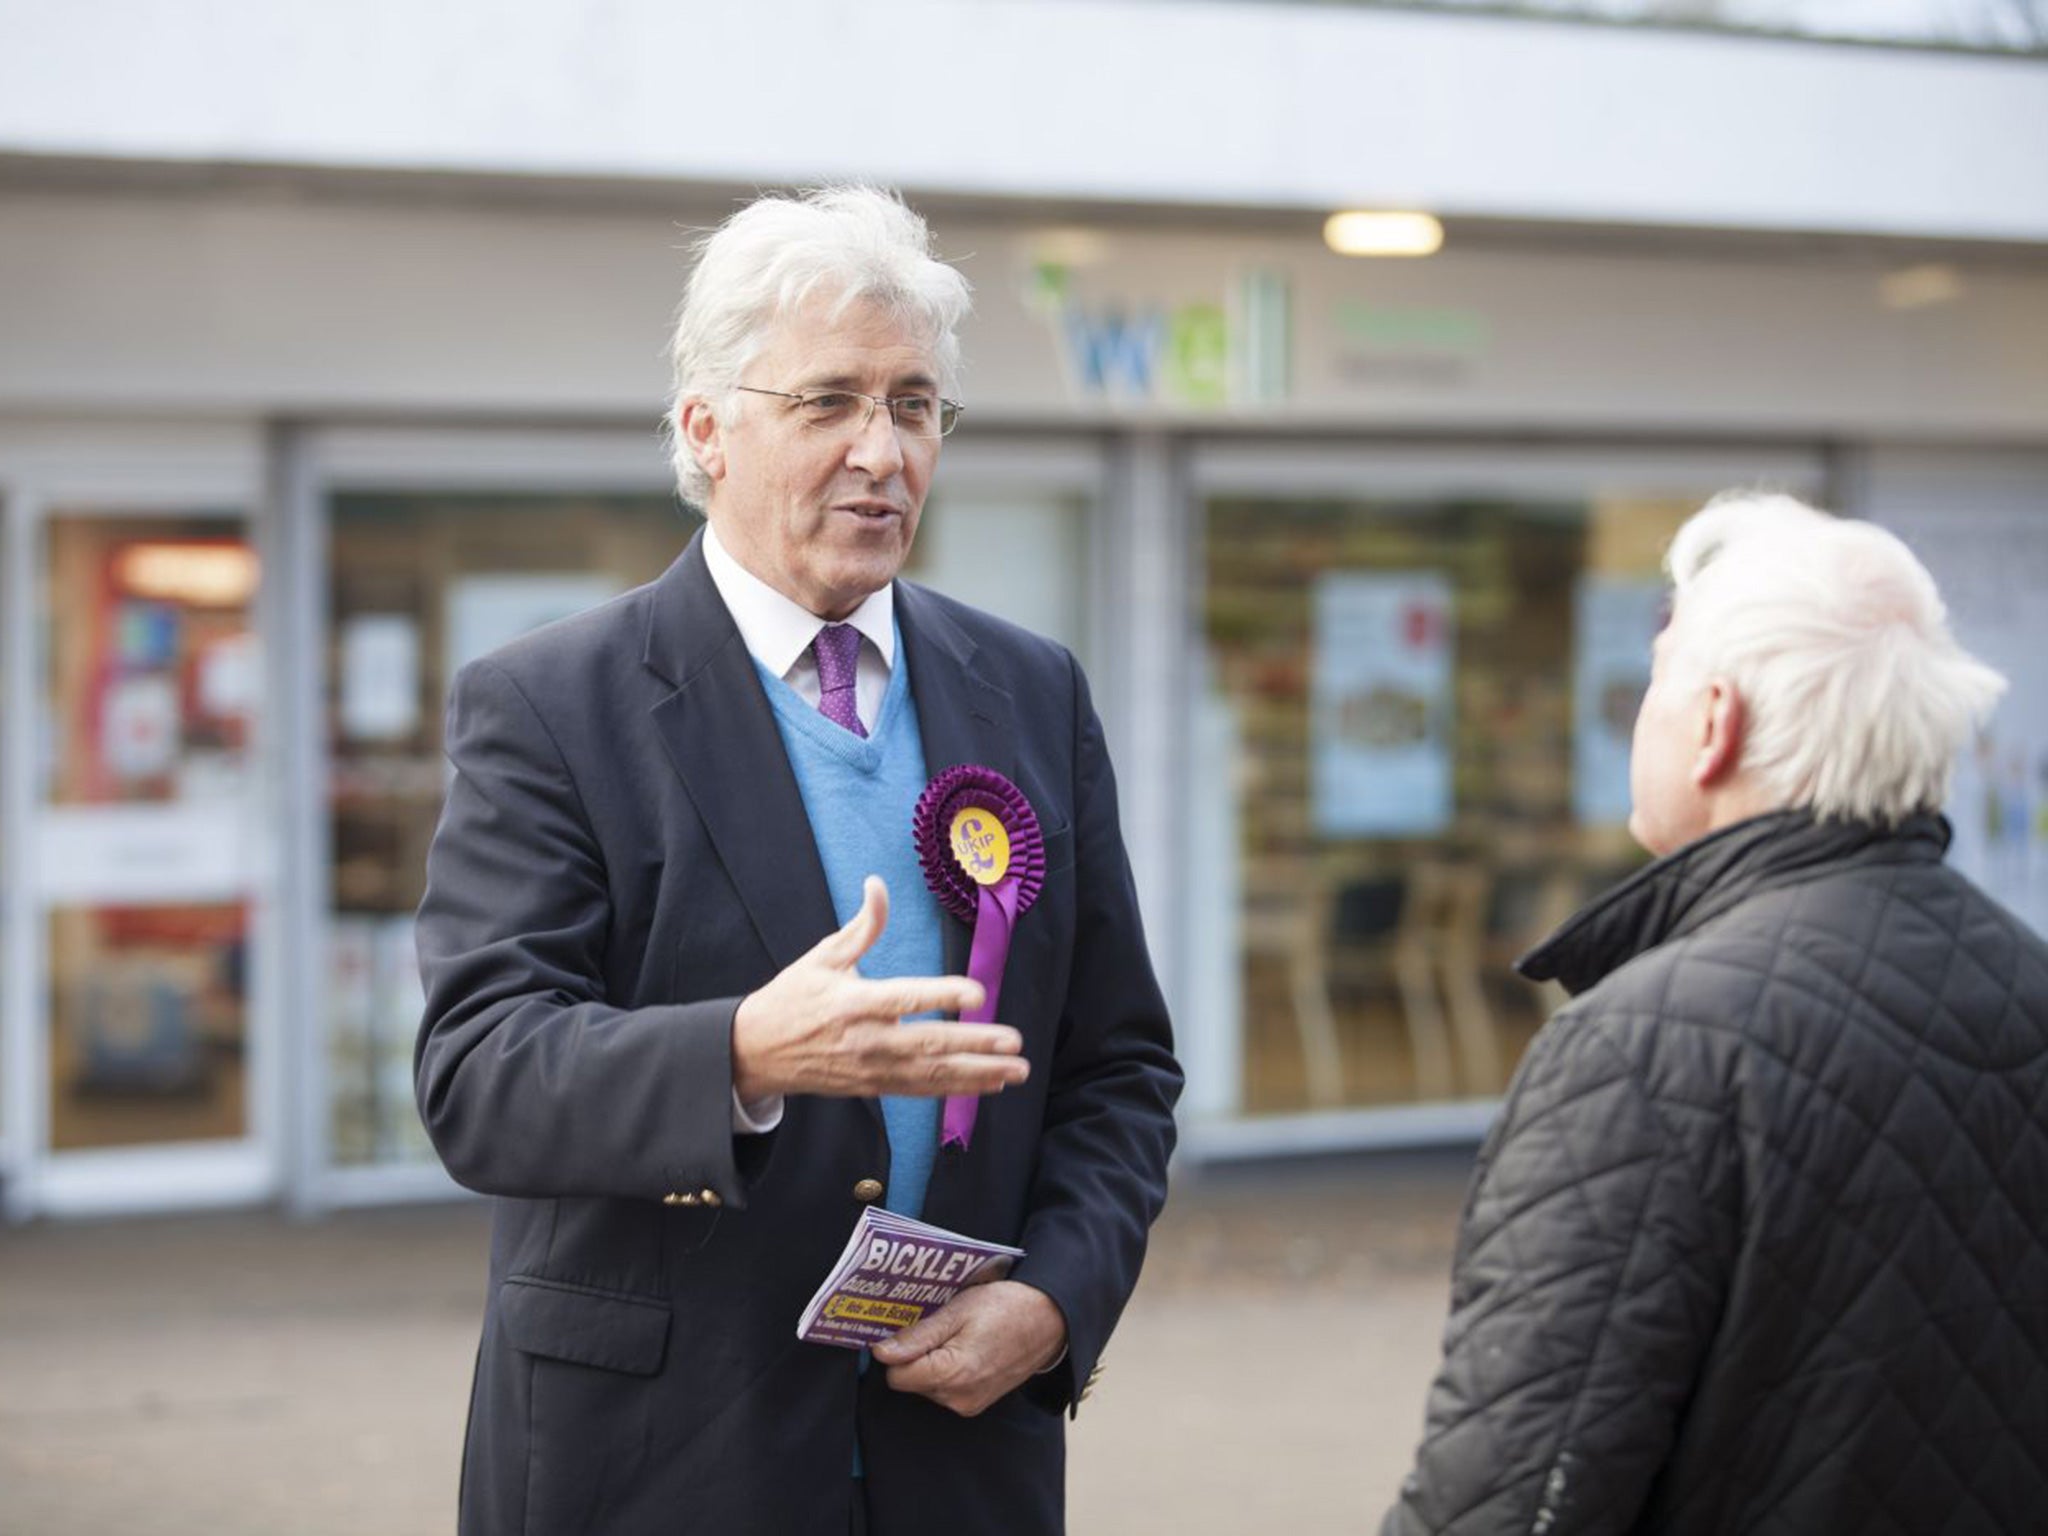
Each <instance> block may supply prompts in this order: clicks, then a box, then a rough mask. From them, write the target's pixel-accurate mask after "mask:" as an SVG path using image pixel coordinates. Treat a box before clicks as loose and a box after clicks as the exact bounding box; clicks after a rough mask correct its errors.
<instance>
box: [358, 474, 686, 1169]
mask: <svg viewBox="0 0 2048 1536" xmlns="http://www.w3.org/2000/svg"><path fill="white" fill-rule="evenodd" d="M331 514H332V516H331V526H332V557H331V564H330V569H331V582H332V589H331V596H330V605H329V606H330V615H331V622H330V630H329V634H328V646H327V663H326V666H327V672H326V675H327V694H326V697H327V701H328V739H329V743H330V771H329V783H330V786H331V804H330V808H329V829H330V842H331V853H332V887H331V909H330V918H329V933H330V944H329V951H328V967H329V976H328V986H327V988H326V994H325V995H326V997H327V1000H328V1009H329V1013H328V1018H327V1036H326V1039H327V1065H328V1082H329V1086H330V1104H329V1115H330V1123H329V1135H330V1137H331V1157H332V1160H333V1161H334V1163H336V1164H337V1165H364V1164H388V1163H404V1162H409V1161H419V1160H425V1159H428V1158H430V1157H431V1155H432V1154H431V1150H430V1148H429V1147H428V1145H427V1141H426V1135H425V1132H424V1130H423V1129H422V1128H421V1126H420V1123H419V1117H418V1114H417V1112H416V1111H415V1109H414V1104H413V1092H412V1048H413V1039H414V1035H415V1032H416V1031H417V1029H418V1027H419V1021H420V1014H421V1010H422V1006H423V998H422V996H421V991H420V982H419V972H418V966H417V960H416V954H415V950H414V947H413V913H414V911H415V909H416V908H417V907H418V905H419V901H420V896H421V894H422V891H423V888H424V883H425V875H426V856H427V845H428V843H429V842H430V841H431V840H432V838H433V833H434V827H435V824H436V822H437V821H438V819H439V817H440V811H441V799H442V795H443V792H444V786H445V784H446V773H447V768H446V764H445V761H444V759H443V757H442V706H443V701H444V699H445V698H446V694H447V689H448V685H449V682H450V680H451V679H452V678H453V676H454V674H455V672H456V670H457V669H458V668H459V667H461V666H462V664H463V663H465V662H467V661H469V660H471V659H473V658H475V657H476V656H479V655H482V654H483V653H484V652H486V651H489V650H492V649H494V648H495V647H497V646H498V645H501V644H503V643H504V642H506V641H508V640H512V639H514V638H516V637H517V636H518V635H520V634H521V633H523V632H524V631H526V630H529V629H532V628H534V627H536V626H538V625H540V624H543V623H546V622H548V621H550V620H552V619H557V618H562V617H565V616H567V615H568V614H570V613H574V612H576V611H578V610H580V609H583V608H587V607H590V606H593V605H594V604H596V603H599V602H603V601H604V600H606V599H607V598H609V597H612V596H614V595H616V594H617V593H620V592H623V591H625V590H627V589H628V588H630V587H634V586H638V585H640V584H641V583H643V582H647V581H651V580H653V579H654V578H655V577H657V576H659V575H660V574H661V572H662V571H663V570H665V569H666V568H667V567H668V565H669V563H670V562H671V561H673V560H674V559H675V557H676V555H677V554H678V553H679V552H680V551H681V550H682V547H683V545H684V544H685V543H687V542H688V540H689V537H690V534H691V533H692V532H693V531H694V529H695V527H696V519H695V517H694V516H693V515H691V514H689V513H687V512H685V511H682V510H680V509H679V508H678V506H677V504H676V502H675V501H674V500H673V498H671V497H668V496H665V495H625V496H621V495H590V496H546V495H486V494H462V495H452V494H450V495H443V494H426V493H419V494H413V493H405V492H393V493H389V494H344V495H339V496H337V497H335V498H334V500H333V502H332V505H331Z"/></svg>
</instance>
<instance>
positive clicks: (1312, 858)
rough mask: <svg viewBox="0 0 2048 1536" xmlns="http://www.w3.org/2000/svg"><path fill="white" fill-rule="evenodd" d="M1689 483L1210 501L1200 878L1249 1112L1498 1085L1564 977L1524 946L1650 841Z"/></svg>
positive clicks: (1423, 1096)
mask: <svg viewBox="0 0 2048 1536" xmlns="http://www.w3.org/2000/svg"><path fill="white" fill-rule="evenodd" d="M1696 505H1697V501H1696V500H1690V499H1688V500H1684V501H1679V500H1673V501H1670V502H1662V501H1625V502H1624V501H1601V500H1594V501H1562V502H1537V501H1529V502H1518V501H1514V500H1512V499H1498V500H1449V499H1441V500H1428V499H1424V500H1417V501H1412V502H1395V501H1371V500H1356V501H1345V500H1306V499H1286V500H1282V499H1264V498H1259V499H1253V498H1235V497H1216V498H1212V499H1210V500H1209V501H1208V502H1207V503H1206V505H1205V507H1204V529H1203V532H1204V549H1205V556H1204V559H1205V577H1206V579H1205V583H1204V597H1203V608H1202V622H1203V626H1204V630H1205V633H1206V638H1207V642H1208V655H1207V659H1206V666H1207V671H1208V680H1207V684H1206V688H1207V693H1208V698H1207V701H1206V706H1205V710H1204V713H1203V717H1202V718H1203V720H1204V721H1207V722H1212V723H1211V724H1204V725H1202V726H1201V727H1200V729H1201V731H1202V733H1203V740H1204V742H1205V743H1207V744H1208V745H1210V746H1215V745H1216V744H1218V743H1221V744H1222V746H1223V749H1224V755H1225V756H1226V757H1227V759H1228V760H1227V761H1226V762H1223V763H1221V764H1220V765H1210V764H1204V763H1198V764H1197V765H1196V768H1195V774H1196V778H1197V780H1198V782H1199V783H1205V784H1208V785H1210V786H1211V788H1210V789H1208V790H1202V789H1199V788H1198V789H1197V791H1196V792H1195V795H1194V799H1195V802H1196V807H1197V814H1198V815H1206V816H1210V817H1213V818H1220V819H1221V820H1222V821H1225V822H1227V823H1229V824H1230V825H1231V826H1232V827H1233V828H1234V834H1233V835H1230V836H1228V837H1227V838H1226V843H1227V845H1228V846H1229V847H1231V848H1232V850H1233V852H1232V854H1231V856H1230V857H1229V858H1228V859H1227V860H1225V861H1224V865H1223V867H1224V868H1226V869H1227V870H1228V876H1227V879H1226V880H1225V881H1224V883H1225V884H1227V886H1228V887H1229V888H1228V889H1227V890H1224V891H1221V892H1214V891H1212V892H1204V893H1197V896H1196V898H1195V899H1196V900H1197V902H1198V904H1199V903H1202V902H1207V903H1208V910H1209V911H1210V912H1211V913H1213V914H1214V915H1215V919H1214V921H1215V924H1220V925H1223V926H1226V927H1234V928H1235V939H1236V943H1235V945H1234V946H1233V947H1234V950H1235V953H1236V954H1237V956H1238V964H1237V966H1236V968H1235V969H1236V983H1237V991H1238V1001H1237V1008H1236V1014H1237V1020H1238V1030H1237V1037H1238V1042H1239V1049H1240V1051H1241V1060H1240V1069H1241V1070H1240V1078H1239V1080H1240V1082H1241V1085H1242V1086H1241V1100H1242V1102H1241V1104H1240V1106H1239V1107H1240V1108H1241V1109H1242V1110H1243V1111H1244V1112H1247V1113H1251V1114H1261V1113H1276V1112H1288V1111H1298V1110H1311V1109H1329V1108H1338V1107H1360V1106H1371V1105H1387V1104H1401V1103H1411V1102H1429V1101H1443V1100H1454V1099H1468V1098H1486V1097H1492V1096H1495V1095H1497V1094H1498V1093H1499V1092H1500V1091H1501V1089H1502V1088H1503V1086H1504V1085H1505V1083H1506V1080H1507V1076H1508V1074H1509V1073H1510V1072H1511V1071H1512V1070H1513V1068H1514V1065H1515V1062H1516V1061H1517V1059H1518V1058H1519V1056H1520V1054H1521V1052H1522V1049H1523V1047H1524V1046H1525V1045H1526V1043H1527V1041H1528V1039H1529V1037H1530V1035H1531V1034H1532V1033H1533V1032H1534V1031H1535V1029H1536V1028H1537V1026H1538V1025H1539V1024H1540V1023H1541V1022H1542V1020H1543V1019H1544V1017H1545V1016H1546V1015H1547V1013H1548V1011H1549V1010H1550V1008H1551V1007H1553V1006H1554V1005H1555V1002H1556V1000H1557V999H1556V998H1555V997H1554V996H1552V995H1548V994H1546V992H1544V991H1542V990H1539V989H1538V988H1536V987H1534V986H1532V985H1530V984H1528V983H1525V982H1522V981H1520V980H1519V979H1517V978H1516V977H1515V976H1514V975H1513V973H1512V971H1511V969H1510V966H1511V962H1512V961H1513V959H1514V958H1515V956H1516V955H1518V954H1519V953H1521V952H1522V951H1523V950H1524V949H1525V948H1526V947H1527V946H1528V945H1529V944H1531V943H1533V942H1534V941H1535V940H1537V939H1538V938H1540V937H1541V936H1542V935H1543V934H1544V933H1546V932H1547V931H1548V930H1549V928H1550V927H1551V926H1553V925H1554V924H1555V923H1556V922H1557V921H1559V920H1561V919H1562V918H1563V917H1564V916H1566V915H1568V914H1569V913H1570V912H1571V911H1572V910H1573V909H1574V908H1575V907H1576V906H1577V905H1578V904H1579V903H1580V902H1581V901H1582V900H1584V899H1585V898H1586V897H1587V896H1589V895H1590V894H1592V893H1593V892H1594V891H1596V890H1598V889H1600V888H1602V887H1603V886H1604V885H1606V884H1607V883H1609V882H1611V881H1612V880H1613V879H1615V878H1617V877H1618V876H1619V875H1620V874H1621V873H1623V872H1625V871H1626V870H1627V869H1629V868H1631V867H1633V866H1634V865H1635V864H1636V863H1637V862H1639V861H1640V858H1641V855H1640V854H1639V853H1638V852H1637V850H1636V849H1635V848H1634V846H1633V844H1632V843H1631V842H1630V840H1629V839H1628V836H1627V834H1626V830H1625V822H1626V819H1627V813H1628V781H1627V761H1628V742H1629V735H1630V731H1631V728H1632V725H1633V721H1634V715H1635V708H1636V703H1637V701H1638V699H1639V698H1640V696H1641V691H1642V689H1643V687H1644V686H1646V684H1647V680H1648V666H1649V646H1650V642H1651V640H1652V639H1653V638H1654V635H1655V631H1656V629H1657V627H1658V624H1659V622H1660V609H1661V597H1662V583H1661V580H1660V577H1659V574H1658V561H1659V558H1660V556H1661V553H1662V550H1663V547H1664V545H1665V543H1666V542H1667V541H1668V539H1669V536H1670V534H1671V533H1672V531H1673V530H1675V528H1676V527H1677V525H1678V523H1679V522H1680V521H1682V520H1683V518H1684V517H1685V516H1686V515H1687V514H1688V513H1689V512H1690V511H1691V510H1692V509H1693V508H1694V507H1695V506H1696ZM1214 722H1220V724H1216V723H1214ZM1212 926H1213V925H1212ZM1202 940H1203V942H1204V943H1207V942H1211V941H1214V942H1219V943H1225V944H1228V943H1229V940H1230V935H1229V934H1227V933H1209V934H1204V935H1203V936H1202Z"/></svg>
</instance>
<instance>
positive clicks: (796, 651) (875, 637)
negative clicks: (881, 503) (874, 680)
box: [704, 523, 896, 677]
mask: <svg viewBox="0 0 2048 1536" xmlns="http://www.w3.org/2000/svg"><path fill="white" fill-rule="evenodd" d="M704 564H705V566H706V567H707V568H708V569H709V570H710V572H711V584H712V585H713V586H715V587H717V588H718V595H719V596H720V597H722V598H724V599H725V606H726V608H727V609H728V610H730V611H731V613H732V621H733V624H734V625H735V626H736V627H737V628H738V630H739V632H740V639H741V640H743V641H744V642H746V647H747V651H748V653H749V654H751V655H752V656H753V658H754V659H755V660H756V661H758V662H760V663H761V665H762V666H764V667H766V668H767V669H768V670H769V671H770V672H772V673H774V674H775V676H777V677H787V676H788V675H789V669H790V668H791V667H793V666H795V665H796V664H797V662H798V661H800V660H802V659H803V655H804V653H805V652H806V651H808V650H809V649H810V648H811V642H812V641H813V640H815V639H817V638H818V631H819V630H821V629H823V628H824V627H825V624H826V622H827V621H826V620H824V619H821V618H819V617H818V616H817V615H816V614H815V613H812V612H811V611H810V610H809V609H808V608H806V607H804V606H803V604H801V603H799V602H796V601H794V600H793V599H791V598H788V597H785V596H784V595H783V594H782V593H780V592H778V591H776V590H775V589H774V588H773V587H771V586H769V585H768V583H767V582H765V581H763V580H762V579H761V578H760V577H758V576H756V575H755V574H754V573H753V572H752V571H750V570H748V569H747V568H746V567H745V566H743V565H741V564H740V563H739V561H737V560H735V559H734V558H733V556H732V554H731V552H730V551H728V550H727V549H726V547H725V546H724V545H723V544H721V543H720V542H719V540H718V534H717V531H716V530H715V529H713V528H712V526H711V525H710V524H709V523H706V524H705V525H704ZM845 622H846V623H848V624H851V625H852V626H853V627H854V628H855V629H857V630H859V631H860V632H861V634H862V635H863V636H864V637H865V638H866V639H867V641H868V643H869V644H870V645H872V646H873V647H874V648H875V651H876V653H877V654H878V655H880V656H881V658H882V665H883V666H885V667H893V666H895V665H896V584H895V583H894V582H890V583H889V584H888V585H886V586H884V587H882V588H880V589H879V590H878V591H874V592H870V593H869V594H868V595H867V598H866V600H865V601H863V602H862V603H861V605H860V606H859V607H858V608H856V609H854V610H853V612H852V613H851V614H850V615H848V616H847V618H846V620H845Z"/></svg>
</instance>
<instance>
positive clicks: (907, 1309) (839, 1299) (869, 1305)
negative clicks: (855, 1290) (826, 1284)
mask: <svg viewBox="0 0 2048 1536" xmlns="http://www.w3.org/2000/svg"><path fill="white" fill-rule="evenodd" d="M825 1316H827V1317H829V1318H832V1319H834V1320H835V1321H845V1322H849V1323H883V1324H886V1325H887V1326H889V1327H891V1328H908V1327H909V1326H910V1325H911V1324H912V1323H914V1322H916V1321H917V1320H918V1319H919V1318H921V1317H923V1316H924V1308H923V1307H919V1306H912V1305H910V1304H909V1303H907V1302H901V1301H876V1300H874V1299H873V1298H872V1297H868V1296H843V1295H842V1296H834V1297H833V1298H832V1299H831V1300H830V1301H828V1302H826V1303H825Z"/></svg>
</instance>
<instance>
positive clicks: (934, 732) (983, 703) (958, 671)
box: [896, 581, 1017, 976]
mask: <svg viewBox="0 0 2048 1536" xmlns="http://www.w3.org/2000/svg"><path fill="white" fill-rule="evenodd" d="M896 617H897V622H898V624H899V625H900V626H901V628H902V631H903V649H904V653H905V654H906V655H907V656H908V658H909V663H910V687H911V695H912V697H913V698H914V699H915V700H916V701H917V729H918V734H919V735H920V736H922V737H923V738H924V768H925V777H926V779H927V780H929V779H933V778H936V777H937V776H938V775H939V774H941V773H944V772H945V771H946V770H947V769H948V768H954V767H958V766H959V765H961V764H962V763H979V764H981V765H982V766H983V767H987V768H993V769H995V770H996V772H998V773H1000V774H1003V775H1004V776H1005V777H1008V778H1011V779H1014V778H1015V777H1016V776H1017V736H1016V729H1015V709H1014V705H1013V701H1012V700H1011V698H1010V695H1009V694H1008V693H1007V692H1005V691H1004V690H1003V689H1002V688H999V687H998V686H996V684H995V683H994V682H993V681H991V680H990V679H989V678H988V677H987V676H985V675H984V673H983V670H982V668H981V665H980V657H979V648H978V647H977V646H976V645H975V643H974V641H973V640H972V639H971V638H970V637H969V636H968V634H967V633H966V631H964V630H963V629H961V628H960V626H959V625H958V624H956V623H954V622H953V620H952V619H951V618H950V617H949V616H948V615H947V614H946V612H945V610H944V609H943V608H942V607H941V606H940V604H939V602H938V600H937V599H936V598H935V597H934V596H933V595H932V594H931V593H930V592H928V591H926V590H925V589H924V588H922V587H918V586H913V585H912V584H910V583H909V582H904V581H899V582H898V583H897V584H896ZM941 922H942V923H943V924H944V928H945V941H946V970H947V973H948V974H950V975H955V976H959V975H964V974H966V971H967V951H968V946H969V941H970V938H971V934H970V932H969V929H968V926H967V925H966V924H965V923H963V922H961V921H960V920H959V919H958V918H956V917H954V916H953V915H952V914H951V913H947V912H942V914H941Z"/></svg>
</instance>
